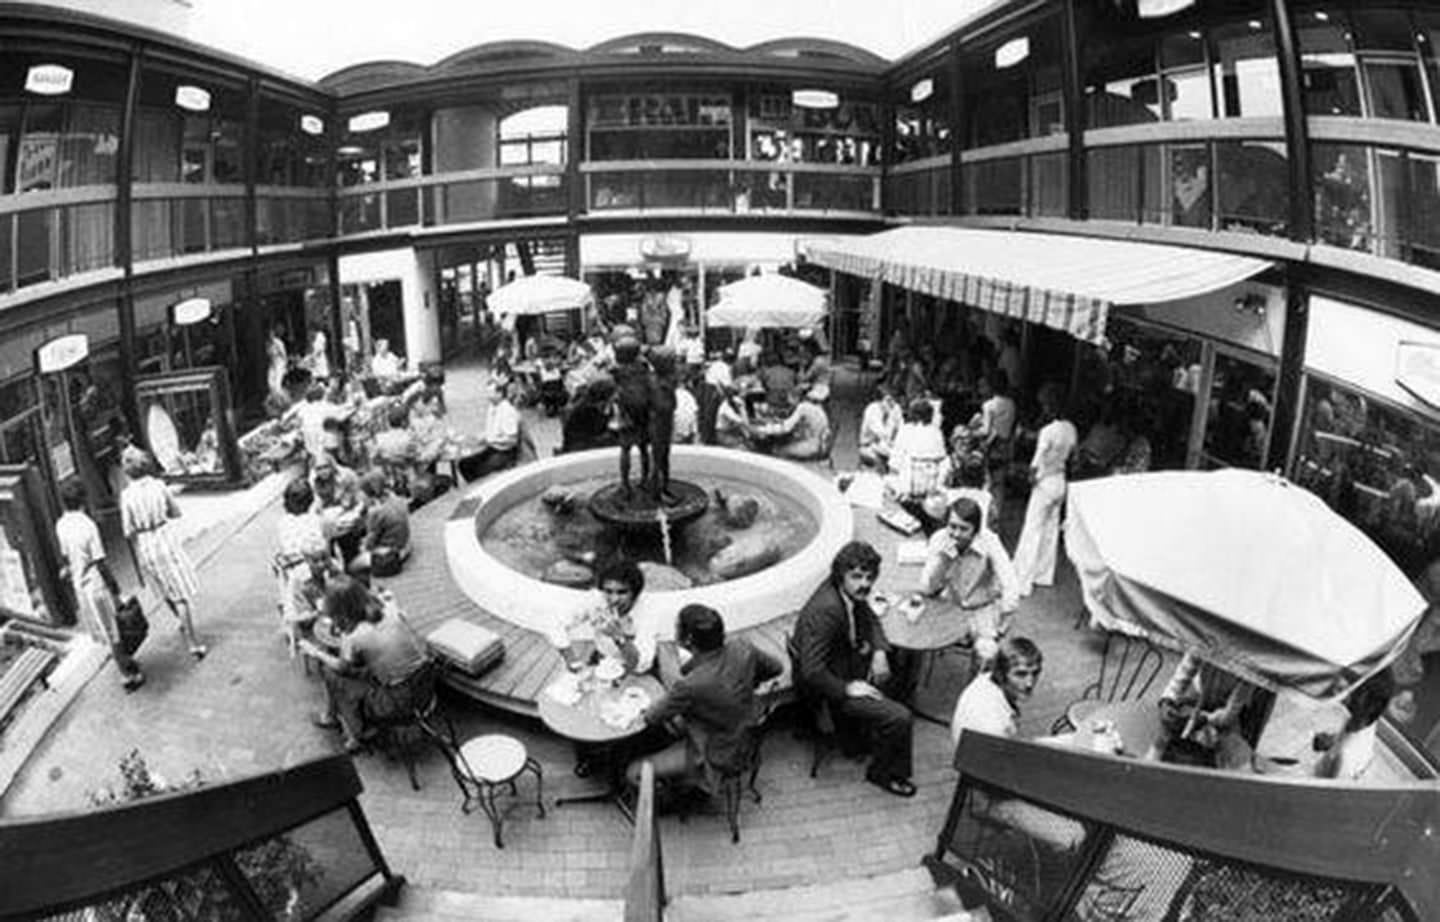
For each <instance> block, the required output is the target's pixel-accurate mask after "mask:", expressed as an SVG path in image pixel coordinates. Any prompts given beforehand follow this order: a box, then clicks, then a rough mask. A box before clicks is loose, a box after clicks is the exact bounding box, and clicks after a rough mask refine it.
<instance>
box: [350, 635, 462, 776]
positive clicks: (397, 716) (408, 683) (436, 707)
mask: <svg viewBox="0 0 1440 922" xmlns="http://www.w3.org/2000/svg"><path fill="white" fill-rule="evenodd" d="M439 679H440V664H439V663H438V662H436V661H435V660H433V659H430V660H426V661H425V664H424V665H423V666H421V667H420V668H419V669H417V670H415V672H413V673H411V674H410V675H409V676H408V677H406V678H405V679H404V680H402V681H400V682H397V683H395V684H393V685H380V686H377V687H378V688H379V689H381V694H382V696H383V698H384V700H385V701H386V705H385V706H384V707H383V708H381V709H380V711H381V713H379V714H375V715H366V722H365V725H366V727H367V728H369V729H371V730H374V731H375V734H376V736H375V744H376V746H377V748H379V749H381V750H383V751H384V752H385V753H386V754H388V755H390V756H391V757H397V758H399V759H400V760H401V761H402V762H403V763H404V765H405V771H406V773H407V774H408V775H409V776H410V787H411V789H412V790H416V791H418V790H420V781H419V779H418V778H417V777H416V774H415V760H416V750H417V749H420V748H421V747H422V746H424V744H426V743H430V744H432V745H435V746H437V747H438V748H439V749H440V750H441V751H442V752H445V753H446V754H447V756H448V750H447V749H446V747H447V746H449V747H451V748H453V747H454V745H455V726H454V724H452V723H451V722H450V718H449V717H447V716H446V715H445V713H444V711H442V710H441V709H440V696H439V695H438V694H437V689H438V684H439Z"/></svg>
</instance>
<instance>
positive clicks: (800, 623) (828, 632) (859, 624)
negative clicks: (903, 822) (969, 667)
mask: <svg viewBox="0 0 1440 922" xmlns="http://www.w3.org/2000/svg"><path fill="white" fill-rule="evenodd" d="M879 575H880V553H879V552H878V551H876V550H875V548H873V547H871V546H870V545H869V544H866V543H865V542H863V541H851V542H850V543H849V544H846V545H845V546H844V547H842V548H841V549H840V551H839V553H837V554H836V555H835V559H834V560H833V561H832V562H831V564H830V578H829V579H828V580H826V581H825V582H824V583H822V584H821V585H820V587H819V588H817V589H816V590H815V593H814V595H812V596H810V600H809V601H808V602H806V603H805V606H804V608H802V609H801V610H800V617H799V618H798V620H796V622H795V634H794V636H793V637H792V638H791V641H790V647H791V653H792V656H793V657H794V660H795V673H796V676H795V681H796V685H797V686H798V690H799V692H800V695H801V697H802V699H810V700H812V701H813V700H819V701H824V702H825V703H826V704H827V705H828V706H829V708H830V715H831V717H832V719H833V720H834V722H835V729H836V734H837V735H838V736H839V737H840V743H841V747H842V748H843V749H847V750H861V749H864V748H866V747H867V744H868V748H869V750H870V752H871V760H870V767H869V769H868V770H867V771H866V773H865V780H866V781H869V782H870V783H871V784H873V785H875V786H876V787H879V788H880V789H881V790H884V791H887V792H889V793H891V794H895V795H897V796H899V797H914V796H915V785H914V783H913V782H912V781H911V780H910V775H911V774H912V770H913V767H912V753H911V738H912V736H913V733H914V718H913V717H912V716H911V714H910V709H909V708H907V707H906V706H905V705H903V704H901V703H900V702H898V701H896V700H894V699H893V698H891V697H887V696H886V694H885V692H884V691H882V687H889V686H890V685H891V680H892V678H893V675H892V664H891V662H890V644H889V642H888V641H887V640H886V639H885V633H884V631H883V630H881V628H880V623H879V621H878V619H877V618H876V617H875V612H874V611H873V610H872V609H871V608H870V603H869V598H870V591H871V589H872V588H873V587H874V585H875V579H876V577H878V576H879Z"/></svg>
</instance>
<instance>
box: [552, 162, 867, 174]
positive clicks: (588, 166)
mask: <svg viewBox="0 0 1440 922" xmlns="http://www.w3.org/2000/svg"><path fill="white" fill-rule="evenodd" d="M658 171H690V172H717V173H719V172H725V171H735V172H737V173H824V174H830V175H839V176H857V177H861V176H864V177H874V176H880V175H881V174H882V169H881V168H880V167H878V166H858V165H853V164H844V163H802V162H800V161H798V160H785V161H780V160H674V159H672V160H590V161H586V162H585V163H582V164H580V172H582V173H652V172H658Z"/></svg>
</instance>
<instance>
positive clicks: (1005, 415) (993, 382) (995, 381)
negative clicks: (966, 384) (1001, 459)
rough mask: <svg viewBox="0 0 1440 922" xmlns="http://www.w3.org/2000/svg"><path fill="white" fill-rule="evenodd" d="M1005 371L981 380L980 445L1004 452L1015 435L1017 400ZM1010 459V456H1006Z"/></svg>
mask: <svg viewBox="0 0 1440 922" xmlns="http://www.w3.org/2000/svg"><path fill="white" fill-rule="evenodd" d="M1009 389H1010V387H1009V382H1008V379H1007V376H1006V374H1005V372H1004V370H1003V369H996V371H995V373H994V375H992V376H991V377H990V378H981V379H980V396H981V398H983V402H982V403H981V404H980V431H979V433H978V435H979V436H980V444H981V446H982V447H984V448H985V449H987V451H988V450H1004V448H1005V447H1006V446H1008V445H1009V444H1010V440H1011V438H1012V437H1013V436H1014V435H1015V400H1014V399H1013V398H1012V397H1011V396H1010V394H1009V393H1008V391H1009ZM1006 457H1008V454H1007V455H1006Z"/></svg>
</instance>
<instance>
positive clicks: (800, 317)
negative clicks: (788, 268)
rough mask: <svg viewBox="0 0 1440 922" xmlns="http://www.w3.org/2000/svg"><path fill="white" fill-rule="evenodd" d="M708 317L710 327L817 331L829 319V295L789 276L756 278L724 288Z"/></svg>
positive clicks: (746, 279) (706, 319) (733, 283)
mask: <svg viewBox="0 0 1440 922" xmlns="http://www.w3.org/2000/svg"><path fill="white" fill-rule="evenodd" d="M718 294H719V301H718V302H717V303H716V305H715V306H714V307H712V308H710V310H709V311H708V312H706V314H705V321H706V323H708V324H709V325H710V326H721V327H799V328H802V329H804V328H808V327H813V326H815V325H816V324H818V323H820V321H822V320H824V319H825V313H826V310H827V305H826V301H827V296H828V292H826V291H825V290H824V289H821V288H816V287H815V286H814V285H810V284H807V283H805V282H802V281H800V280H799V279H793V278H790V277H789V276H785V275H752V276H750V277H748V278H744V279H741V280H740V281H738V282H731V283H730V284H729V285H722V286H721V287H720V290H719V292H718Z"/></svg>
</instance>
